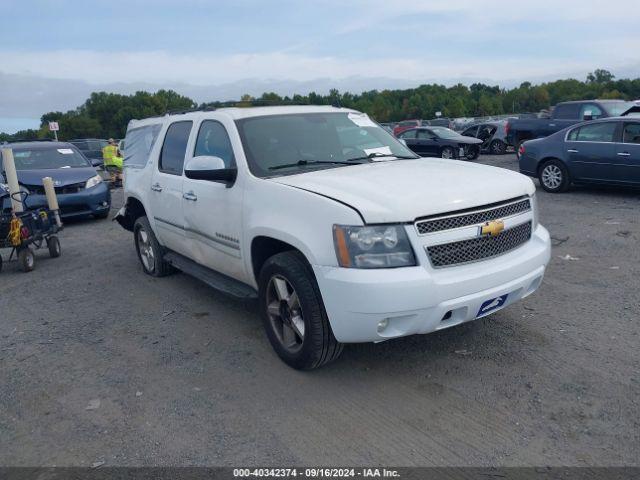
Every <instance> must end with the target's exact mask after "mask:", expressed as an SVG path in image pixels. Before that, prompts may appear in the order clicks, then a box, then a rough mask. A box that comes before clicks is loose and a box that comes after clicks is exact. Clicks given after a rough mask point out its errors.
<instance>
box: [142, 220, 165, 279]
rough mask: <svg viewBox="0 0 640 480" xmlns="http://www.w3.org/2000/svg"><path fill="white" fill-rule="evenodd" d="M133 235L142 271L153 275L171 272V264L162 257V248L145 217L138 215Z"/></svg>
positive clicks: (159, 275) (160, 275)
mask: <svg viewBox="0 0 640 480" xmlns="http://www.w3.org/2000/svg"><path fill="white" fill-rule="evenodd" d="M133 236H134V239H135V242H136V252H137V253H138V258H139V259H140V263H141V264H142V269H143V270H144V273H146V274H148V275H151V276H153V277H164V276H165V275H168V274H169V273H171V265H169V264H168V263H167V262H166V261H165V260H164V259H163V258H162V257H163V254H164V251H163V248H162V246H161V245H160V243H158V240H157V239H156V236H155V234H154V233H153V230H152V229H151V225H149V220H148V219H147V217H144V216H143V217H138V219H137V220H136V221H135V223H134V225H133Z"/></svg>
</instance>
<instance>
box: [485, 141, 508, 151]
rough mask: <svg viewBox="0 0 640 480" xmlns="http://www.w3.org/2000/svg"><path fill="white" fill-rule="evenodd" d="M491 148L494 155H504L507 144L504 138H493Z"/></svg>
mask: <svg viewBox="0 0 640 480" xmlns="http://www.w3.org/2000/svg"><path fill="white" fill-rule="evenodd" d="M489 150H490V151H491V153H492V154H494V155H504V153H505V152H506V151H507V144H506V143H504V142H503V141H502V140H493V141H492V142H491V144H490V145H489Z"/></svg>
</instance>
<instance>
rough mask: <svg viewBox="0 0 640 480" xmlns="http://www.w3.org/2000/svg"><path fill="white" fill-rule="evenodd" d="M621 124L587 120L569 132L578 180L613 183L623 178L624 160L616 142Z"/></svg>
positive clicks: (573, 169)
mask: <svg viewBox="0 0 640 480" xmlns="http://www.w3.org/2000/svg"><path fill="white" fill-rule="evenodd" d="M618 126H619V122H616V121H611V122H597V123H587V124H584V125H582V126H581V127H577V128H574V129H573V130H570V131H569V133H568V135H567V141H566V142H565V146H566V149H567V158H568V160H569V164H570V168H571V172H570V174H571V176H572V177H573V178H574V179H576V180H585V181H589V182H610V181H618V179H620V178H621V177H622V175H623V173H622V168H623V167H624V162H623V161H621V158H622V157H621V156H618V155H617V154H616V153H617V152H616V147H617V145H616V143H614V140H615V138H616V134H617V129H618Z"/></svg>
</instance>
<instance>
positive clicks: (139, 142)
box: [124, 124, 161, 167]
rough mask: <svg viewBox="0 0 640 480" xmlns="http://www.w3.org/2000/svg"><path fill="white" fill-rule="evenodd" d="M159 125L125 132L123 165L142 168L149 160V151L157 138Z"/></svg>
mask: <svg viewBox="0 0 640 480" xmlns="http://www.w3.org/2000/svg"><path fill="white" fill-rule="evenodd" d="M160 127H161V125H159V124H157V125H147V126H144V127H140V128H134V129H132V130H128V131H127V137H126V138H125V143H126V144H127V150H126V151H125V152H124V164H125V165H126V166H132V167H143V166H145V165H146V164H147V161H148V160H149V154H150V153H151V149H152V148H153V145H154V144H155V142H156V139H157V138H158V134H159V133H160Z"/></svg>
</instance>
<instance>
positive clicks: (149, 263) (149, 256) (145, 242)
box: [138, 228, 156, 272]
mask: <svg viewBox="0 0 640 480" xmlns="http://www.w3.org/2000/svg"><path fill="white" fill-rule="evenodd" d="M138 251H139V252H140V260H141V261H142V264H143V265H144V268H145V269H146V270H147V271H148V272H153V270H154V269H155V267H156V262H155V253H154V252H153V246H152V245H151V239H150V238H149V234H148V233H147V231H146V230H145V229H144V228H139V229H138Z"/></svg>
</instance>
